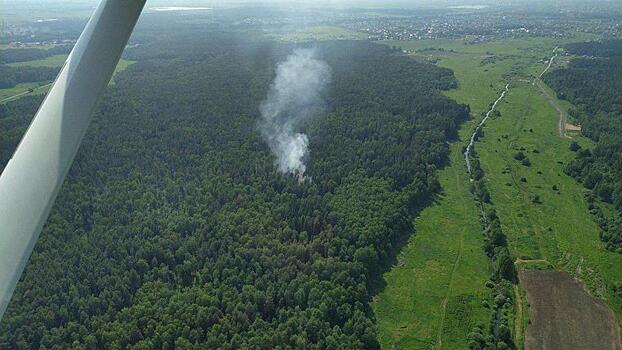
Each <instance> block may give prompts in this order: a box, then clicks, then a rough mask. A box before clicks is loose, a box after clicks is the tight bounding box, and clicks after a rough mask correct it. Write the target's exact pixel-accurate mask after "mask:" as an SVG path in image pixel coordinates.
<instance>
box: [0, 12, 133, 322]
mask: <svg viewBox="0 0 622 350" xmlns="http://www.w3.org/2000/svg"><path fill="white" fill-rule="evenodd" d="M144 4H145V0H102V1H101V2H100V4H99V5H98V6H97V9H96V10H95V12H94V14H93V16H92V17H91V19H90V20H89V22H88V24H87V25H86V27H85V29H84V31H83V32H82V34H81V35H80V38H79V39H78V41H77V43H76V45H75V46H74V48H73V50H72V51H71V53H70V54H69V57H68V58H67V61H66V62H65V64H64V66H63V68H62V69H61V71H60V73H59V74H58V77H57V78H56V81H55V82H54V84H53V86H52V88H51V90H50V91H49V92H48V94H47V96H46V97H45V100H44V101H43V103H42V104H41V107H39V110H38V111H37V114H36V115H35V117H34V119H33V120H32V122H31V124H30V127H29V128H28V130H27V131H26V134H25V135H24V137H23V138H22V140H21V142H20V144H19V146H18V147H17V149H16V151H15V153H14V154H13V157H12V159H11V160H10V161H9V162H8V164H7V166H6V167H5V169H4V171H3V172H2V175H0V319H1V318H2V315H3V314H4V311H5V310H6V308H7V305H8V303H9V301H10V299H11V295H12V294H13V291H14V289H15V286H16V285H17V282H18V281H19V278H20V276H21V274H22V271H23V270H24V267H25V266H26V262H27V261H28V258H29V257H30V254H31V253H32V249H33V247H34V245H35V242H36V241H37V238H38V237H39V233H40V232H41V229H42V228H43V225H44V224H45V222H46V220H47V217H48V215H49V213H50V209H51V208H52V205H53V204H54V200H55V199H56V195H57V194H58V192H59V190H60V188H61V186H62V184H63V181H64V179H65V176H66V175H67V172H68V171H69V168H70V166H71V163H72V162H73V159H74V157H75V155H76V153H77V151H78V148H79V146H80V143H81V141H82V138H83V137H84V134H85V132H86V129H87V127H88V125H89V123H90V121H91V118H92V115H93V112H94V109H95V107H96V104H97V102H98V100H99V98H100V97H101V95H102V93H103V91H104V89H105V88H106V86H107V84H108V82H109V80H110V77H111V76H112V73H113V72H114V69H115V67H116V65H117V63H118V62H119V58H120V57H121V53H122V52H123V49H124V48H125V45H126V44H127V41H128V39H129V37H130V34H131V33H132V30H133V28H134V25H135V24H136V21H137V20H138V17H139V15H140V12H141V11H142V8H143V6H144Z"/></svg>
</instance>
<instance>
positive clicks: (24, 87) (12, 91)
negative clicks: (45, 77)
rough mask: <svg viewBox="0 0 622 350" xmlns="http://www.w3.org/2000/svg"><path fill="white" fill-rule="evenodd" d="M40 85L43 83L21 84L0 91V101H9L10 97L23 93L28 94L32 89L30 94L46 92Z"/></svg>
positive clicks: (43, 83)
mask: <svg viewBox="0 0 622 350" xmlns="http://www.w3.org/2000/svg"><path fill="white" fill-rule="evenodd" d="M41 85H45V82H42V83H21V84H17V85H15V86H14V87H12V88H8V89H0V101H3V100H5V99H9V98H11V97H12V96H16V95H19V94H21V93H24V92H28V89H32V90H33V92H32V93H30V94H40V93H44V92H47V89H46V88H43V87H41Z"/></svg>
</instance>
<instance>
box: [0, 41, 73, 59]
mask: <svg viewBox="0 0 622 350" xmlns="http://www.w3.org/2000/svg"><path fill="white" fill-rule="evenodd" d="M72 47H73V46H72V45H57V46H53V47H50V48H49V49H40V48H14V49H3V50H2V54H1V55H0V63H14V62H25V61H32V60H39V59H42V58H46V57H50V56H53V55H63V54H68V53H69V51H71V48H72Z"/></svg>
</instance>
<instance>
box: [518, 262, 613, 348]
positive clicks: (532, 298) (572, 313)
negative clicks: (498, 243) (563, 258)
mask: <svg viewBox="0 0 622 350" xmlns="http://www.w3.org/2000/svg"><path fill="white" fill-rule="evenodd" d="M519 276H520V283H521V284H522V286H523V288H525V290H526V291H527V299H528V301H529V305H530V308H529V319H530V324H529V325H528V326H527V330H526V332H525V350H536V349H537V350H557V349H560V350H561V349H563V350H572V349H577V350H578V349H599V350H622V345H621V343H620V342H621V341H620V328H619V326H618V322H617V320H616V318H615V316H614V314H613V312H612V311H611V310H610V309H609V307H607V305H606V304H605V303H604V302H602V301H601V300H598V299H595V298H593V297H592V296H590V295H589V294H588V293H587V292H586V291H585V289H584V288H583V286H582V285H581V284H580V283H579V282H577V281H576V280H575V279H574V278H573V277H572V276H571V275H569V274H567V273H565V272H558V271H538V270H523V271H521V272H520V275H519Z"/></svg>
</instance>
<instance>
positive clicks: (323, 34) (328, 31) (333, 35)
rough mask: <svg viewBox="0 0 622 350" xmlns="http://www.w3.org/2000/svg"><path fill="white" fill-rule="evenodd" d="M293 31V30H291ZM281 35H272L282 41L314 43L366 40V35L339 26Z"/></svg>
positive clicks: (294, 29)
mask: <svg viewBox="0 0 622 350" xmlns="http://www.w3.org/2000/svg"><path fill="white" fill-rule="evenodd" d="M289 29H292V30H289ZM281 32H282V33H283V34H280V33H271V34H268V36H269V37H270V38H272V39H276V40H282V41H312V40H341V39H366V38H367V35H366V34H365V33H361V32H356V31H352V30H349V29H345V28H342V27H337V26H316V27H307V28H303V29H298V28H288V29H287V30H283V31H281Z"/></svg>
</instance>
